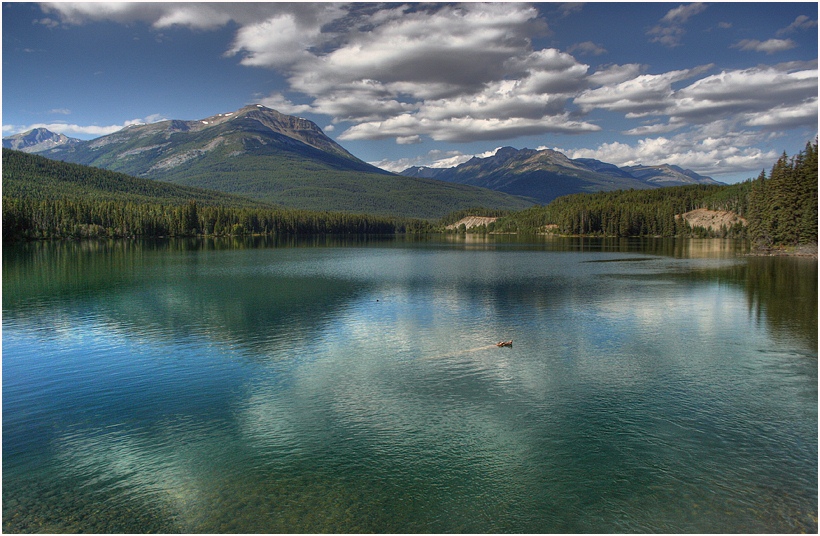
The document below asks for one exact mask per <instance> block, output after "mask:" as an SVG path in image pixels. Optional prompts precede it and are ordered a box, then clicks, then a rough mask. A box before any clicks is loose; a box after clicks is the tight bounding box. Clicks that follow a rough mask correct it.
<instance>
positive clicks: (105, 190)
mask: <svg viewBox="0 0 820 536" xmlns="http://www.w3.org/2000/svg"><path fill="white" fill-rule="evenodd" d="M3 197H7V198H19V199H29V200H38V201H40V200H60V199H68V200H83V201H100V202H102V201H118V202H128V203H137V204H142V203H154V204H172V205H176V204H184V203H188V202H190V201H195V202H197V203H198V204H201V205H214V206H217V205H218V206H232V207H259V206H269V207H270V206H271V205H269V204H267V203H260V202H258V201H253V200H251V199H249V198H247V197H242V196H238V195H231V194H226V193H223V192H216V191H212V190H206V189H203V188H192V187H189V186H179V185H176V184H169V183H165V182H160V181H152V180H149V179H139V178H136V177H131V176H129V175H125V174H123V173H116V172H113V171H108V170H104V169H99V168H95V167H90V166H83V165H79V164H70V163H66V162H59V161H56V160H51V159H48V158H44V157H42V156H38V155H34V154H29V153H24V152H21V151H13V150H10V149H3Z"/></svg>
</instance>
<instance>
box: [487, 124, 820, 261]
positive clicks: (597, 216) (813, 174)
mask: <svg viewBox="0 0 820 536" xmlns="http://www.w3.org/2000/svg"><path fill="white" fill-rule="evenodd" d="M701 208H705V209H709V210H724V211H731V212H734V213H736V214H738V215H739V216H741V217H743V218H745V219H746V220H747V222H748V225H746V226H744V225H742V224H736V225H734V226H732V227H730V228H723V229H720V230H718V231H714V230H711V231H710V230H707V229H703V228H691V227H690V226H689V224H688V223H687V222H686V221H685V220H684V219H682V218H679V217H677V216H679V215H681V214H684V213H686V212H689V211H692V210H695V209H701ZM494 230H495V231H501V232H521V233H528V232H529V233H533V232H543V231H545V230H551V231H552V232H555V233H557V234H566V235H599V236H621V237H625V236H668V237H672V236H720V237H737V238H749V239H750V240H752V241H753V243H754V244H755V245H756V246H757V247H773V246H778V245H798V244H808V243H816V242H817V141H816V140H815V142H814V143H808V144H807V145H806V148H805V150H804V151H801V152H800V153H798V154H797V155H796V156H794V157H792V158H789V157H788V156H787V155H786V154H783V156H782V157H781V158H780V159H779V160H778V161H777V163H776V164H775V165H774V167H773V168H772V171H771V173H770V175H769V176H768V177H767V175H766V173H765V172H762V173H761V174H760V176H759V177H758V178H757V179H754V180H748V181H745V182H742V183H739V184H733V185H725V186H718V185H692V186H679V187H670V188H663V189H656V190H628V191H618V192H604V193H597V194H575V195H569V196H565V197H560V198H558V199H556V200H554V201H553V202H551V203H550V204H548V205H546V206H540V207H533V208H530V209H526V210H522V211H519V212H515V213H512V214H510V215H508V216H506V217H504V218H501V219H499V220H498V221H497V222H496V223H495V226H494Z"/></svg>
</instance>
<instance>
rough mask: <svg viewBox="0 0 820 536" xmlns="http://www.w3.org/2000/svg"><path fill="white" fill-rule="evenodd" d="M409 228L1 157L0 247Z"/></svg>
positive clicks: (416, 224)
mask: <svg viewBox="0 0 820 536" xmlns="http://www.w3.org/2000/svg"><path fill="white" fill-rule="evenodd" d="M428 227H429V224H427V223H426V222H421V221H417V220H410V219H402V218H390V217H378V216H371V215H364V214H345V213H333V212H315V211H307V210H295V209H281V208H277V207H274V206H272V205H269V204H264V203H257V202H254V201H252V200H250V199H247V198H244V197H241V196H233V195H229V194H224V193H220V192H213V191H209V190H204V189H200V188H188V187H182V186H177V185H172V184H166V183H162V182H158V181H152V180H148V179H138V178H134V177H130V176H128V175H123V174H121V173H114V172H111V171H105V170H101V169H97V168H92V167H87V166H81V165H76V164H67V163H64V162H57V161H53V160H49V159H47V158H43V157H40V156H36V155H31V154H26V153H22V152H19V151H10V150H7V149H4V150H3V241H4V242H6V241H10V240H16V239H38V238H84V237H108V238H118V237H160V236H193V235H199V234H206V235H242V234H251V233H253V234H306V233H311V234H316V233H340V234H341V233H394V232H397V231H400V232H404V231H408V230H410V231H412V230H421V229H427V228H428Z"/></svg>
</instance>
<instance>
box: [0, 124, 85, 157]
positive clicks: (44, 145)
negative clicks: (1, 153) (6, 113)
mask: <svg viewBox="0 0 820 536" xmlns="http://www.w3.org/2000/svg"><path fill="white" fill-rule="evenodd" d="M79 141H80V140H78V139H75V138H69V137H68V136H66V135H65V134H57V133H56V132H52V131H50V130H48V129H47V128H34V129H31V130H29V131H26V132H21V133H20V134H14V135H12V136H8V137H5V138H3V147H5V148H6V149H14V150H17V151H23V152H27V153H36V152H40V151H45V150H48V149H54V148H57V147H60V146H64V145H73V144H75V143H78V142H79Z"/></svg>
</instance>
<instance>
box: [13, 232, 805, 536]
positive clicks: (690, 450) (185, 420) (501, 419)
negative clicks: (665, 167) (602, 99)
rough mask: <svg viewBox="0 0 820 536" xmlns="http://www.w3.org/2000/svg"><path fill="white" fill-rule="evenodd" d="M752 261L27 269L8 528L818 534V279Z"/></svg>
mask: <svg viewBox="0 0 820 536" xmlns="http://www.w3.org/2000/svg"><path fill="white" fill-rule="evenodd" d="M740 253H743V248H742V246H740V245H738V244H736V243H732V242H726V241H714V240H711V241H710V240H704V241H678V242H671V241H623V240H622V241H604V240H597V241H596V240H578V239H574V240H573V239H567V240H547V239H543V240H542V239H531V240H518V239H515V238H510V237H498V238H486V239H481V238H478V237H467V238H466V239H459V238H449V239H428V240H410V239H406V240H405V239H356V240H352V239H351V240H342V239H338V240H335V239H310V240H305V241H292V242H288V243H281V242H273V241H260V240H257V241H246V242H241V241H235V242H230V241H216V242H213V241H208V242H205V241H170V242H153V243H144V244H143V243H134V242H99V243H92V242H84V243H63V244H31V245H28V246H25V247H17V248H4V251H3V529H4V531H5V532H50V531H57V532H79V531H83V532H156V531H162V532H250V533H253V532H266V533H271V532H272V533H278V532H436V533H440V532H471V533H475V532H698V533H700V532H800V531H807V532H816V531H817V477H818V473H817V454H818V452H817V431H818V428H817V407H818V406H817V263H816V261H810V260H806V259H772V258H766V259H759V258H750V257H744V256H740V255H739V254H740ZM509 339H513V341H514V344H513V346H512V348H498V347H496V346H495V345H494V343H495V342H497V341H500V340H509Z"/></svg>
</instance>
